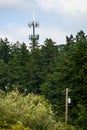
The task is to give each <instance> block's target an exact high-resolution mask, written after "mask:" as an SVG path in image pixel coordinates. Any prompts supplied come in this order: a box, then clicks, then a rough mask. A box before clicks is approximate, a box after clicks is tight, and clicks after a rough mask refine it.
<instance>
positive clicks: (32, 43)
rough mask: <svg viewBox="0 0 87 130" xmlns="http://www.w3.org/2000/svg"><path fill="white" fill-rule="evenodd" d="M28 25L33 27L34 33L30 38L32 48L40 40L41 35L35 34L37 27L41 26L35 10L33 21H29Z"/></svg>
mask: <svg viewBox="0 0 87 130" xmlns="http://www.w3.org/2000/svg"><path fill="white" fill-rule="evenodd" d="M28 26H29V27H30V28H31V27H32V28H33V34H31V35H29V40H31V45H32V48H33V49H34V48H35V47H36V46H37V44H38V40H39V35H38V34H35V29H36V28H38V27H39V23H38V22H35V12H34V11H33V21H32V22H31V23H28Z"/></svg>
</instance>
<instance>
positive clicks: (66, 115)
mask: <svg viewBox="0 0 87 130" xmlns="http://www.w3.org/2000/svg"><path fill="white" fill-rule="evenodd" d="M68 93H69V89H68V88H66V105H65V124H67V121H68Z"/></svg>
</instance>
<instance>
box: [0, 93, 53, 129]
mask: <svg viewBox="0 0 87 130" xmlns="http://www.w3.org/2000/svg"><path fill="white" fill-rule="evenodd" d="M4 122H6V124H7V125H8V126H12V125H13V124H16V123H17V122H22V124H23V125H24V126H26V127H30V128H32V129H37V130H38V129H39V128H40V129H45V130H46V129H50V127H51V126H52V125H53V124H54V123H55V121H54V114H53V112H52V109H51V106H50V104H49V103H48V101H46V100H45V98H44V97H42V96H36V95H34V94H28V95H26V96H24V95H20V94H19V92H18V91H16V92H15V91H12V92H10V93H7V94H6V96H3V95H2V96H1V97H0V123H1V124H4V126H6V124H5V123H4ZM4 126H3V127H4Z"/></svg>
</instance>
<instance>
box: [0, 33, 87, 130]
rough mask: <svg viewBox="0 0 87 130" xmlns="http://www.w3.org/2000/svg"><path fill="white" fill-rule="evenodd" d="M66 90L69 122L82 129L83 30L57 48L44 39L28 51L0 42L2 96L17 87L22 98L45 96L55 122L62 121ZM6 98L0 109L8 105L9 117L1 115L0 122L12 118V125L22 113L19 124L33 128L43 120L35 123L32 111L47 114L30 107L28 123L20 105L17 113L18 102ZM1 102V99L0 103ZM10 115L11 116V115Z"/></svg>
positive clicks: (86, 53)
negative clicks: (30, 95) (53, 113)
mask: <svg viewBox="0 0 87 130" xmlns="http://www.w3.org/2000/svg"><path fill="white" fill-rule="evenodd" d="M67 87H69V88H70V90H71V91H70V92H69V96H70V97H71V100H72V103H71V104H70V106H69V115H68V123H69V124H71V125H72V124H73V125H78V126H79V125H80V127H82V128H83V129H84V130H85V129H86V128H85V127H86V122H87V118H86V115H87V112H86V109H87V100H86V99H87V36H86V35H85V33H84V32H83V31H80V32H78V33H77V34H76V36H75V37H74V36H73V35H70V37H68V36H67V37H66V44H62V45H57V44H55V43H54V42H53V41H52V40H51V39H46V40H45V42H44V45H42V46H40V47H39V46H38V45H37V43H36V46H35V47H33V44H31V48H30V49H28V48H27V46H26V44H25V43H22V44H21V43H19V42H17V43H15V44H10V43H9V42H8V39H5V40H3V39H1V40H0V88H1V89H2V90H4V92H5V93H9V92H10V91H12V90H16V88H17V89H18V90H19V92H20V93H21V94H23V93H25V94H24V95H27V94H28V93H29V92H31V93H34V94H41V95H44V96H45V97H46V98H47V99H48V100H49V101H50V103H51V104H52V109H53V111H54V112H55V113H56V119H63V120H64V116H65V115H64V114H65V89H66V88H67ZM21 96H22V95H20V96H18V99H20V102H21V103H22V102H23V103H24V104H26V102H25V101H24V99H25V96H24V98H23V99H22V97H21ZM1 97H2V96H1ZM5 98H7V99H8V98H9V95H8V96H7V95H6V96H5V97H4V99H3V100H5V102H4V103H3V106H2V107H1V110H3V107H4V108H5V107H6V108H7V104H9V109H4V111H3V113H6V114H7V117H8V118H6V117H5V116H4V114H2V115H1V117H2V118H0V120H1V119H3V120H2V121H4V120H6V121H8V122H10V119H11V117H14V118H12V120H11V123H12V124H13V123H14V124H15V123H16V120H18V119H19V118H18V119H17V117H16V115H17V114H18V113H20V114H21V115H22V112H24V113H23V116H21V117H20V114H19V115H18V116H19V117H20V121H22V122H24V121H25V125H26V126H27V125H28V124H29V125H30V126H32V125H33V126H34V125H35V124H38V122H40V125H41V123H42V124H43V121H41V120H39V119H38V121H37V120H35V119H37V117H36V115H35V114H34V115H32V112H33V113H34V112H36V111H38V112H37V113H43V112H41V110H43V111H44V112H45V113H46V114H47V112H46V111H45V110H46V109H45V108H44V107H43V106H39V104H38V105H37V109H38V110H37V109H36V107H34V108H32V112H31V113H30V115H32V116H31V117H32V121H30V120H31V117H29V116H28V115H27V114H26V112H25V111H24V108H23V106H21V105H19V106H20V108H21V107H22V108H21V111H19V107H18V106H17V104H19V101H18V100H17V104H16V101H14V100H13V98H12V101H11V100H10V99H9V100H6V99H5ZM31 99H32V98H31ZM3 100H2V98H1V99H0V102H1V104H2V101H3ZM22 100H23V101H22ZM25 100H27V99H25ZM32 101H33V100H32ZM13 106H14V107H13ZM25 106H26V105H25ZM78 106H81V107H78ZM16 107H17V110H16ZM11 108H14V109H13V110H12V109H11ZM29 108H30V107H29ZM39 108H40V110H39ZM42 108H43V109H42ZM26 109H27V110H26V111H28V110H29V109H28V107H27V108H26ZM7 110H8V112H7ZM11 110H12V111H11ZM29 112H30V111H29ZM13 113H14V115H12V114H13ZM83 113H84V114H83ZM37 116H38V117H39V116H40V117H41V118H44V117H43V115H39V114H37ZM45 116H46V115H45ZM5 118H6V119H5ZM41 118H40V119H41ZM24 119H26V120H24ZM48 120H50V119H48ZM33 122H36V123H35V124H34V123H33ZM46 122H47V121H46ZM83 122H84V123H83ZM6 123H7V122H6ZM48 124H49V123H48ZM34 127H36V126H34ZM37 127H38V126H37ZM39 127H40V126H39ZM45 127H46V126H45ZM44 129H45V128H44Z"/></svg>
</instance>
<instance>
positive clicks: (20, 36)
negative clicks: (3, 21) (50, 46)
mask: <svg viewBox="0 0 87 130" xmlns="http://www.w3.org/2000/svg"><path fill="white" fill-rule="evenodd" d="M5 37H7V38H8V39H9V41H11V42H16V41H19V42H26V43H28V28H26V27H25V26H23V25H21V26H20V25H18V24H8V25H6V26H4V27H0V38H5Z"/></svg>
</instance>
